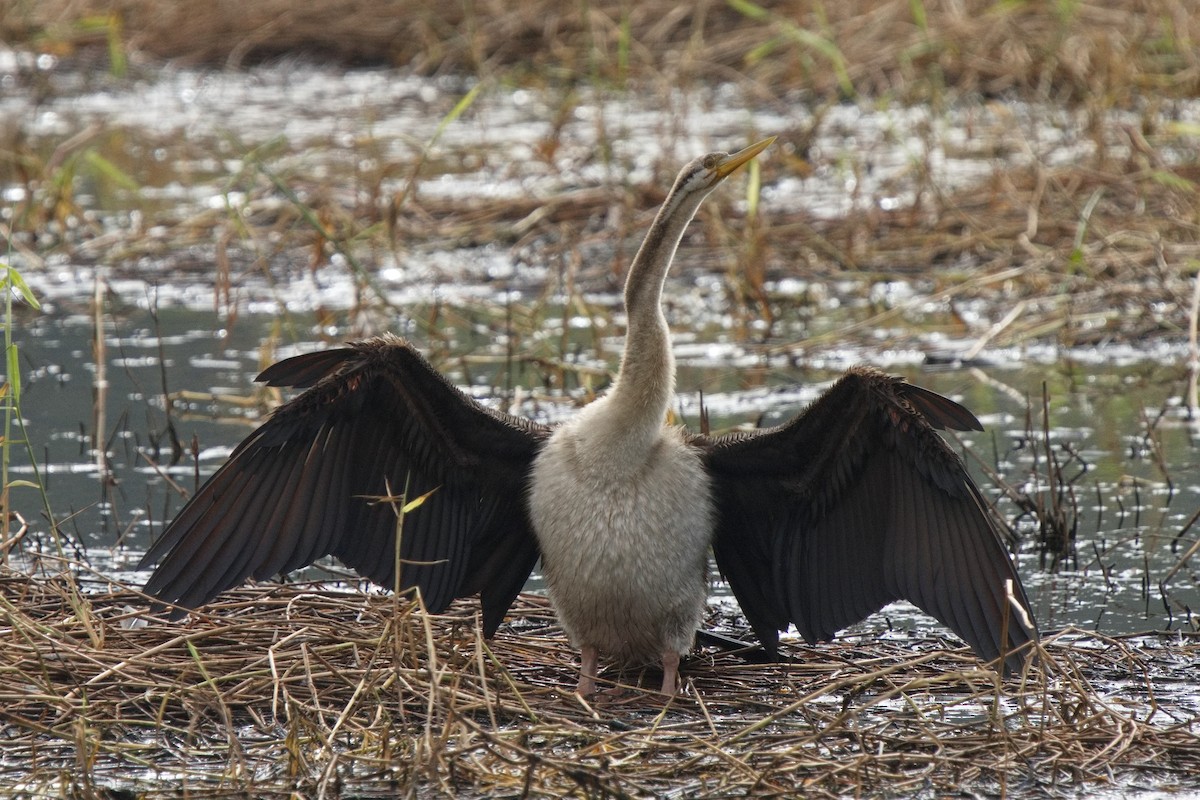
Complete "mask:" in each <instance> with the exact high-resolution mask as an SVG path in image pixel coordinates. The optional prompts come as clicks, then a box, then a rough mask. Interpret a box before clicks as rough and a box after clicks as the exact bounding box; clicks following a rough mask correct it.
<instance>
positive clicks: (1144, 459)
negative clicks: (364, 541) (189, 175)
mask: <svg viewBox="0 0 1200 800" xmlns="http://www.w3.org/2000/svg"><path fill="white" fill-rule="evenodd" d="M212 322H213V317H212V315H211V313H205V312H199V311H187V310H184V309H170V310H162V311H160V312H159V313H158V319H157V322H155V321H154V320H152V319H151V317H150V315H149V314H148V313H147V312H143V311H139V310H128V311H126V312H124V313H121V314H119V315H117V314H111V315H109V316H108V317H107V325H106V327H107V330H106V334H105V349H106V351H107V361H106V363H107V370H106V373H107V374H106V380H107V383H108V386H107V390H106V392H105V401H106V402H105V415H106V416H105V420H104V423H103V425H102V430H103V431H104V432H105V433H104V438H105V439H106V440H107V443H108V444H107V447H106V459H105V465H104V467H103V469H104V470H106V471H107V472H108V475H106V476H104V477H103V478H102V467H101V466H100V465H99V464H98V462H97V459H96V457H95V454H94V452H93V451H92V449H91V446H90V436H91V432H92V431H93V430H94V428H95V424H96V423H95V414H96V404H95V402H94V398H95V397H96V393H97V390H96V387H95V381H96V375H97V373H96V368H95V362H94V361H93V356H92V352H93V326H92V322H91V320H90V319H88V318H87V317H85V316H81V315H77V316H63V317H52V316H43V317H40V318H38V319H36V320H31V322H30V324H29V325H27V326H26V327H25V328H24V329H23V332H22V333H23V335H22V337H21V338H22V341H21V357H22V361H23V363H24V364H25V366H26V370H25V387H24V388H25V406H24V408H25V417H26V420H27V426H28V431H29V434H30V438H31V440H32V441H33V442H34V453H35V455H36V456H37V458H38V462H39V469H40V470H41V474H42V476H43V478H44V480H45V482H46V485H47V487H48V494H49V498H50V503H51V507H52V508H53V509H54V511H55V513H56V516H57V517H59V518H60V519H62V520H64V521H63V523H62V528H63V530H64V532H66V533H67V534H68V535H69V537H70V538H71V539H72V540H73V542H74V543H75V544H77V545H78V547H77V549H76V548H75V547H71V548H69V552H70V553H72V554H74V555H76V556H77V557H81V558H84V559H86V560H88V561H90V562H91V563H92V564H93V565H94V566H95V567H96V568H97V569H99V570H100V571H101V572H103V573H105V574H108V575H111V576H112V577H115V578H117V579H120V580H125V581H130V582H133V583H140V582H141V581H142V580H144V577H145V575H142V574H137V573H135V572H133V571H132V570H133V566H134V564H136V561H137V560H138V558H139V556H140V553H141V552H142V551H143V550H144V549H145V547H146V545H147V543H148V542H149V541H150V540H151V537H152V536H154V535H157V533H158V532H160V531H161V530H162V523H163V520H164V519H168V518H169V517H170V516H171V515H172V514H173V513H174V512H175V511H177V510H178V508H179V506H180V503H181V500H180V497H179V496H178V495H177V493H176V492H174V491H172V490H171V489H170V488H169V487H168V485H167V483H166V481H164V480H163V478H162V477H161V475H160V471H165V472H166V473H167V474H169V475H170V476H171V477H172V479H173V480H175V481H176V482H177V483H179V484H180V485H181V486H183V487H185V488H187V489H191V488H192V487H193V486H194V484H195V477H196V474H197V470H198V471H199V474H200V476H201V477H203V476H206V475H208V474H211V472H212V471H214V470H215V469H216V467H218V466H219V465H220V464H221V463H222V461H223V459H224V458H225V456H227V455H228V453H229V451H230V449H231V448H232V447H233V445H235V444H236V443H237V442H238V441H239V440H240V439H241V438H242V437H244V436H245V435H246V434H247V433H248V431H249V430H250V429H251V425H252V424H253V422H254V420H255V419H256V418H257V417H258V416H259V414H260V411H261V410H260V409H259V408H257V407H252V408H241V407H239V406H237V405H235V404H234V403H232V402H229V401H226V400H220V399H215V397H216V396H220V395H227V396H233V397H249V396H250V395H251V393H252V391H253V388H252V384H251V381H252V378H253V375H254V374H255V373H256V372H257V371H258V370H259V369H260V367H261V366H262V360H261V355H260V347H261V343H262V340H263V339H264V337H268V336H269V335H270V333H271V329H272V326H273V325H274V323H275V319H274V318H273V317H266V316H263V317H257V316H248V317H243V318H242V319H240V320H238V322H237V323H236V324H233V325H231V326H229V327H227V328H223V329H218V330H213V328H212V327H204V326H211V325H212ZM465 338H467V340H468V341H467V343H466V344H465V345H464V347H465V350H464V352H469V353H471V354H472V355H474V356H476V357H478V356H480V355H483V354H489V353H495V354H496V355H497V360H498V361H501V363H502V359H501V357H502V348H497V347H496V346H495V345H488V346H477V345H472V344H471V343H470V341H469V339H470V337H465ZM310 346H311V343H310V342H306V343H304V344H303V345H302V347H305V348H307V347H310ZM296 349H297V348H295V347H279V348H278V349H277V350H276V354H277V355H278V356H284V355H287V354H289V353H292V352H295V351H296ZM728 350H729V348H726V347H722V346H720V345H717V344H714V345H713V346H712V349H711V351H705V352H703V354H702V355H701V356H700V357H697V358H695V359H694V360H693V359H692V358H690V357H689V356H688V352H689V350H688V348H683V351H684V352H683V353H681V355H682V357H683V358H682V361H683V363H682V367H681V371H680V381H679V387H680V393H681V394H680V402H679V407H680V411H681V413H682V415H683V419H684V421H685V422H690V423H691V424H692V425H693V426H694V425H696V424H697V421H696V417H695V414H696V411H695V409H696V402H697V390H698V389H700V388H703V390H704V393H705V403H706V405H707V406H708V407H709V410H710V414H711V417H712V424H713V426H714V428H723V427H728V426H731V425H735V424H743V423H746V422H755V421H756V420H761V422H762V423H764V424H770V423H773V422H776V421H779V420H782V419H785V418H786V417H788V416H790V415H791V414H793V413H795V412H796V411H798V410H799V409H800V408H801V407H803V405H805V404H806V403H807V402H809V401H811V399H812V398H813V397H814V396H815V394H816V392H817V391H819V389H820V388H821V387H822V386H823V385H824V383H825V382H826V381H828V380H830V379H832V377H833V376H834V374H835V373H834V372H831V371H830V370H828V369H813V368H809V367H787V366H783V365H779V366H767V367H761V368H759V369H757V370H750V372H753V373H754V374H755V377H754V378H753V379H752V380H751V381H750V383H751V384H756V385H746V382H747V374H746V373H747V370H742V369H738V368H736V367H734V366H731V362H734V361H736V359H734V358H732V357H730V359H729V361H726V362H723V361H722V359H721V358H719V357H718V354H721V353H727V352H728ZM862 355H863V357H864V358H866V357H867V356H868V355H869V354H865V353H864V354H862ZM456 363H458V362H456V360H455V358H453V357H451V358H447V359H446V360H444V361H443V363H442V367H443V368H444V369H446V370H447V371H448V372H449V373H450V374H451V375H453V376H455V377H456V379H457V380H458V381H460V382H462V381H463V380H464V377H463V375H462V373H461V371H460V370H459V368H458V367H457V366H456ZM610 366H611V365H610ZM887 367H888V368H889V369H891V370H893V371H895V372H898V373H900V374H905V375H907V376H909V378H910V379H911V380H913V381H915V382H918V383H920V384H922V385H925V386H928V387H930V388H932V389H935V390H937V391H941V392H945V393H948V394H951V395H953V396H955V397H957V398H959V399H961V400H962V401H963V402H965V403H966V404H967V405H968V406H969V407H971V408H972V409H973V410H974V411H975V412H976V413H977V414H978V415H979V417H980V419H981V420H982V421H983V422H984V424H985V426H986V427H987V431H985V432H984V433H983V434H975V435H972V436H971V437H963V441H964V442H965V443H967V444H969V445H970V446H971V447H972V448H973V450H974V452H976V453H978V454H979V456H980V457H982V458H984V459H985V460H987V461H989V462H990V463H991V464H993V465H994V464H995V463H996V462H997V461H998V462H999V464H1000V465H1001V469H1002V473H1003V474H1004V475H1005V476H1006V478H1007V480H1008V481H1010V482H1012V483H1014V484H1018V485H1019V484H1020V482H1021V481H1023V480H1025V479H1026V478H1027V475H1028V474H1029V472H1030V469H1029V463H1028V462H1029V458H1030V456H1029V452H1028V448H1027V447H1026V446H1025V444H1024V441H1023V440H1024V439H1025V438H1026V430H1025V418H1024V415H1025V402H1024V399H1023V395H1024V394H1026V393H1028V394H1033V393H1035V392H1038V391H1039V386H1038V385H1039V383H1040V382H1041V381H1043V380H1045V381H1047V382H1048V383H1049V384H1050V393H1051V404H1052V430H1051V436H1052V439H1053V440H1054V441H1055V443H1056V446H1061V447H1069V448H1071V449H1072V450H1073V451H1075V452H1077V453H1078V454H1079V458H1080V459H1082V460H1084V461H1086V474H1084V466H1083V464H1081V463H1075V464H1069V463H1068V464H1066V465H1065V466H1064V468H1063V473H1064V474H1065V475H1066V476H1068V477H1076V478H1077V480H1076V482H1075V484H1074V491H1075V493H1076V495H1077V507H1078V512H1077V517H1078V541H1077V542H1076V543H1075V546H1074V556H1073V558H1070V559H1068V560H1067V561H1066V562H1065V563H1064V564H1062V565H1060V566H1059V568H1058V569H1057V570H1056V571H1054V572H1048V571H1044V570H1042V569H1041V568H1040V567H1039V555H1038V552H1037V547H1036V545H1035V543H1034V539H1035V534H1036V531H1034V530H1031V524H1030V523H1029V521H1028V520H1025V521H1022V522H1019V523H1018V525H1017V527H1018V529H1021V530H1023V531H1025V533H1026V540H1025V542H1024V543H1023V544H1022V548H1021V568H1022V569H1021V571H1022V574H1023V576H1024V578H1025V580H1026V581H1027V583H1028V586H1029V589H1030V592H1031V595H1032V597H1033V598H1034V600H1033V602H1034V604H1035V608H1036V610H1037V614H1038V618H1039V620H1040V622H1041V624H1042V625H1043V627H1045V628H1046V629H1048V630H1049V629H1056V628H1059V627H1062V626H1066V625H1076V626H1080V627H1083V628H1086V629H1096V630H1100V631H1102V632H1106V633H1124V632H1130V631H1141V630H1150V629H1164V628H1167V627H1169V626H1170V625H1174V626H1175V627H1179V626H1180V625H1182V624H1185V622H1184V620H1183V619H1182V617H1183V616H1184V615H1186V614H1187V613H1188V611H1189V610H1190V609H1200V592H1198V591H1197V585H1196V573H1195V571H1194V570H1193V569H1190V568H1185V569H1183V570H1181V571H1180V572H1178V573H1177V574H1176V575H1175V576H1174V578H1173V580H1172V581H1171V582H1170V583H1169V584H1168V585H1167V586H1166V587H1165V589H1166V593H1165V595H1164V593H1163V592H1161V591H1160V588H1159V583H1160V581H1162V580H1163V578H1164V576H1165V575H1166V573H1167V572H1168V571H1169V570H1170V569H1171V568H1172V567H1173V566H1174V565H1175V563H1176V561H1177V559H1178V555H1179V553H1180V552H1181V550H1186V549H1187V547H1188V546H1189V545H1190V543H1191V542H1192V541H1194V540H1195V532H1194V531H1189V532H1188V533H1187V534H1186V535H1184V536H1183V537H1182V538H1179V539H1178V540H1177V536H1178V534H1179V533H1180V531H1181V530H1182V529H1183V528H1184V526H1185V525H1186V524H1187V522H1188V519H1189V518H1190V516H1191V515H1192V514H1193V513H1195V511H1196V509H1197V508H1200V479H1198V477H1197V473H1196V467H1195V464H1194V463H1193V456H1192V447H1193V443H1192V432H1191V430H1190V429H1189V427H1188V426H1186V425H1184V424H1181V423H1179V422H1178V421H1177V414H1176V413H1175V412H1174V411H1173V410H1169V411H1168V414H1167V416H1166V418H1165V422H1163V423H1160V425H1159V430H1158V431H1157V432H1156V433H1155V435H1154V437H1153V442H1154V443H1155V446H1157V447H1158V448H1159V449H1160V450H1161V453H1162V459H1163V460H1164V462H1165V463H1166V464H1167V465H1169V466H1168V469H1169V475H1170V478H1171V480H1172V482H1173V483H1174V486H1175V491H1174V495H1173V496H1171V495H1170V494H1169V492H1168V490H1167V487H1166V484H1165V481H1164V476H1163V475H1162V473H1161V472H1160V470H1159V469H1158V468H1157V466H1156V462H1155V461H1154V459H1153V458H1152V457H1151V454H1150V452H1149V450H1148V449H1147V447H1148V441H1149V440H1147V439H1146V438H1145V426H1144V423H1142V422H1141V420H1140V415H1141V414H1142V413H1143V412H1144V413H1146V414H1149V415H1154V414H1157V412H1158V410H1159V409H1160V408H1161V407H1163V406H1164V405H1167V406H1169V405H1170V403H1171V398H1172V397H1173V396H1174V394H1175V393H1177V391H1178V386H1177V385H1175V384H1174V383H1172V382H1175V381H1178V380H1179V377H1180V376H1179V371H1178V369H1177V368H1172V367H1161V366H1159V365H1157V364H1153V363H1150V362H1134V363H1131V364H1121V365H1115V364H1112V363H1092V364H1078V363H1074V362H1073V361H1071V360H1063V361H1061V362H1059V363H1056V364H1051V365H1045V364H1034V365H1026V366H1018V365H1015V364H1008V365H1000V366H994V367H990V368H988V369H986V370H978V371H975V370H961V369H960V370H929V369H925V368H922V367H921V366H920V365H919V364H916V363H907V364H905V363H897V361H896V360H895V359H893V360H891V361H889V362H888V363H887ZM492 370H494V367H488V366H487V365H481V366H480V367H479V368H478V369H475V370H473V373H472V375H473V381H474V383H475V386H476V388H477V390H478V391H477V394H479V395H480V396H481V397H482V398H484V399H488V401H489V402H497V403H502V404H503V405H505V406H508V405H509V403H508V402H507V401H504V400H503V399H502V398H500V397H498V396H497V390H496V389H495V388H493V382H494V380H495V379H494V378H493V376H494V374H495V373H494V372H493V371H492ZM532 378H533V374H532V373H531V372H529V371H526V372H525V373H521V372H519V371H518V372H517V374H515V375H513V376H511V380H512V381H513V382H515V383H516V384H517V385H529V384H530V383H532V382H533V381H532V380H531V379H532ZM164 381H165V384H166V388H167V390H168V391H170V392H179V391H187V392H192V393H196V395H197V396H198V398H199V399H195V400H191V401H189V402H187V403H183V404H180V406H179V407H178V408H177V409H176V410H175V411H174V415H173V418H172V421H173V425H174V429H175V436H176V438H177V440H178V441H179V442H181V443H182V445H183V446H184V448H185V449H190V447H191V442H192V439H193V437H195V438H196V440H197V441H198V443H199V448H200V449H199V461H198V465H197V463H196V462H194V461H193V460H192V458H191V457H190V455H189V454H188V453H186V452H185V453H184V454H183V455H182V457H181V459H180V460H179V462H178V463H177V464H176V465H174V466H170V463H171V458H172V451H171V439H170V435H169V434H168V432H167V415H166V413H165V411H164V403H163V401H162V392H163V385H164ZM205 395H212V396H214V399H205ZM520 408H521V409H522V410H524V411H525V412H527V413H533V414H536V415H538V416H540V417H542V418H546V419H554V418H561V417H563V416H565V415H567V414H570V413H571V409H570V406H569V404H568V405H562V404H556V403H553V402H548V401H542V402H538V403H536V404H535V403H533V402H532V401H529V400H526V401H525V402H524V404H523V405H522V406H521V407H520ZM1060 457H1061V451H1060ZM14 471H15V472H16V473H17V474H18V475H20V476H21V477H32V475H31V474H30V471H29V468H28V466H27V465H20V464H18V465H17V466H16V467H15V470H14ZM975 471H976V473H977V475H978V474H979V470H978V469H976V470H975ZM1134 478H1137V479H1138V482H1137V484H1136V485H1135V483H1134V481H1133V479H1134ZM979 480H980V482H981V483H982V484H983V485H984V486H989V481H988V479H987V478H986V477H985V476H982V475H980V477H979ZM21 491H23V492H24V493H25V494H24V495H23V496H20V497H19V498H18V507H19V508H24V509H26V515H27V516H30V517H36V515H37V503H36V502H35V498H34V497H33V493H32V491H31V490H27V489H26V490H21ZM989 494H992V493H991V492H990V493H989ZM1001 509H1002V510H1003V512H1004V513H1005V514H1006V515H1007V516H1008V517H1009V518H1010V519H1013V518H1015V517H1016V516H1017V512H1016V510H1015V508H1014V507H1013V506H1012V504H1011V503H1002V504H1001ZM42 547H43V548H46V549H50V548H49V545H48V543H45V542H43V543H42ZM716 593H717V595H719V596H720V595H723V594H724V592H723V591H722V589H721V588H720V587H717V589H716ZM1164 596H1165V598H1166V600H1167V602H1169V603H1170V606H1171V613H1170V615H1168V613H1167V610H1166V608H1164ZM909 614H910V612H909V611H906V610H903V609H894V610H893V611H892V612H891V613H890V614H888V615H887V616H885V617H882V618H878V619H876V620H874V621H873V623H872V624H873V625H875V626H876V627H878V626H881V625H887V624H889V623H895V624H898V625H904V624H906V620H908V618H909ZM919 624H924V623H919Z"/></svg>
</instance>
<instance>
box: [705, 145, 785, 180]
mask: <svg viewBox="0 0 1200 800" xmlns="http://www.w3.org/2000/svg"><path fill="white" fill-rule="evenodd" d="M773 141H775V137H774V136H772V137H771V138H770V139H763V140H762V141H761V142H755V143H754V144H752V145H750V146H749V147H747V148H746V149H745V150H738V151H737V152H736V153H732V154H730V155H728V156H726V157H725V160H724V161H722V162H721V163H720V164H717V165H716V166H715V167H713V172H715V173H717V177H718V178H724V177H726V176H727V175H729V173H731V172H733V171H734V170H735V169H737V168H738V167H740V166H741V165H742V164H745V163H746V162H747V161H749V160H750V159H752V158H754V157H755V156H756V155H758V154H759V153H761V152H762V151H763V150H766V149H767V148H768V147H770V146H771V142H773Z"/></svg>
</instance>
